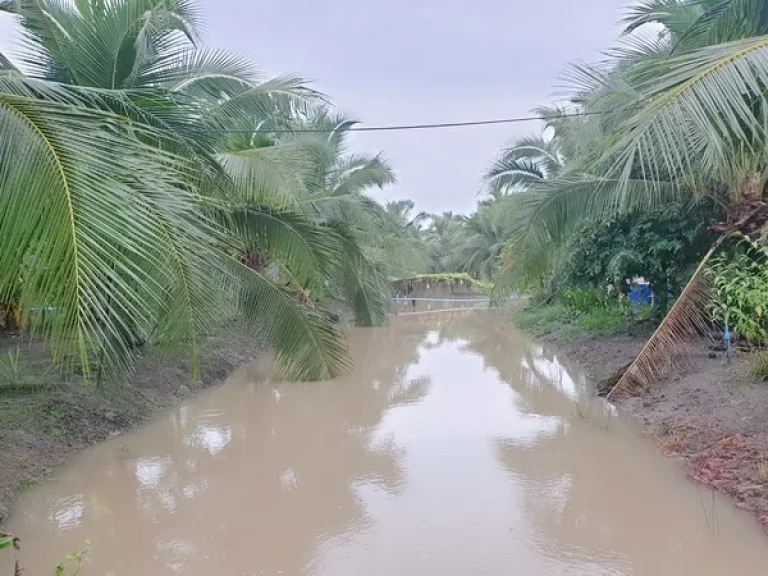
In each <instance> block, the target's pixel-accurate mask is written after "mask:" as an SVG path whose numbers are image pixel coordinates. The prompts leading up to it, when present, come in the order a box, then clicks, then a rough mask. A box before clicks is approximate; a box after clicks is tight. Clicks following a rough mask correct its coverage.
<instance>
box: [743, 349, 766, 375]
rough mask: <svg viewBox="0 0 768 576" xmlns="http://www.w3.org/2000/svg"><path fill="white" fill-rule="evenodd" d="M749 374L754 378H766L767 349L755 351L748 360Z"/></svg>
mask: <svg viewBox="0 0 768 576" xmlns="http://www.w3.org/2000/svg"><path fill="white" fill-rule="evenodd" d="M748 370H749V375H750V376H752V378H754V379H755V380H760V381H762V382H765V381H766V380H768V350H760V351H759V352H755V355H754V356H752V359H751V360H750V361H749V368H748Z"/></svg>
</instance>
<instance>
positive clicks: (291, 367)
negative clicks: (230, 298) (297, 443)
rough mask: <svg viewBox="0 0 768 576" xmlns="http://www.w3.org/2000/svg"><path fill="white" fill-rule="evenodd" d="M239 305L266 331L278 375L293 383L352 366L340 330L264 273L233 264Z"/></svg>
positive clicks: (335, 373) (325, 376)
mask: <svg viewBox="0 0 768 576" xmlns="http://www.w3.org/2000/svg"><path fill="white" fill-rule="evenodd" d="M231 267H232V268H233V272H234V275H235V276H236V278H237V280H238V282H237V284H236V288H237V291H238V299H239V306H240V309H241V310H242V313H243V315H244V317H245V319H246V320H248V321H249V322H251V323H252V324H254V325H255V326H257V327H258V328H259V329H260V330H262V331H263V333H264V335H265V337H266V339H267V342H269V344H270V345H271V347H272V349H273V350H274V354H275V359H276V361H277V367H278V371H279V375H280V376H281V377H283V378H285V379H289V380H327V379H330V378H335V377H336V376H339V375H340V374H343V373H344V372H346V371H347V370H348V369H349V368H350V362H349V357H348V355H347V348H346V344H345V340H344V337H343V334H342V333H341V330H340V329H339V328H338V327H337V326H335V325H333V324H331V322H330V321H329V320H328V318H327V317H325V316H324V315H323V314H322V313H320V312H318V311H317V310H315V309H314V308H313V307H311V306H307V305H306V304H304V303H302V302H301V301H300V296H301V295H300V294H297V293H296V292H295V291H292V290H291V289H290V288H289V287H286V286H280V285H279V284H277V283H275V282H274V281H273V280H271V279H270V278H268V277H267V275H266V274H264V273H263V272H260V271H257V270H254V269H252V268H248V267H246V266H244V265H242V264H240V263H239V262H236V261H234V260H233V261H232V262H231Z"/></svg>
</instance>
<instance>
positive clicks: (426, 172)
mask: <svg viewBox="0 0 768 576" xmlns="http://www.w3.org/2000/svg"><path fill="white" fill-rule="evenodd" d="M201 2H202V6H203V9H204V12H205V16H206V22H207V25H206V29H207V30H206V40H207V42H208V43H209V44H211V45H214V46H217V47H221V48H226V49H229V50H231V51H234V52H237V53H239V54H242V55H244V56H247V57H249V58H251V59H252V60H253V61H254V62H255V63H256V64H257V65H259V67H260V68H261V69H262V70H264V71H265V72H267V73H274V74H279V73H288V72H291V73H297V74H300V75H302V76H304V77H306V78H309V79H311V80H313V81H314V82H313V86H314V87H315V88H316V89H319V90H321V91H322V92H324V93H326V94H328V95H329V96H330V97H331V98H332V100H333V101H334V102H335V103H336V104H337V105H338V106H339V108H341V109H342V110H344V111H345V112H348V113H350V114H351V115H354V116H355V117H357V118H359V119H360V120H362V121H363V122H364V123H365V124H368V125H386V124H410V123H428V122H455V121H469V120H479V119H488V118H506V117H514V116H528V115H530V112H531V110H532V109H533V108H534V107H535V106H537V105H540V104H549V103H551V102H552V101H553V100H555V99H556V96H555V95H556V92H557V91H558V90H560V89H561V88H562V82H561V81H559V78H560V76H561V75H562V73H563V71H564V69H565V67H566V65H567V64H568V63H569V62H572V61H574V60H596V59H599V58H600V53H599V52H600V50H604V49H606V48H609V47H611V46H612V45H613V44H614V40H615V38H616V37H617V36H618V33H619V26H618V25H617V22H618V21H619V19H620V18H621V16H622V15H623V12H624V7H625V5H626V4H627V3H628V0H581V1H578V2H577V1H574V0H538V1H536V2H529V1H522V0H517V1H515V0H505V1H502V0H388V1H387V2H378V1H376V2H374V1H372V0H355V1H352V0H314V1H311V0H281V1H280V2H253V1H250V2H249V1H247V0H201ZM17 41H18V39H17V38H15V34H14V30H13V27H12V26H11V22H10V20H9V18H8V17H7V16H4V15H3V16H0V51H2V52H3V53H4V54H6V55H8V56H10V57H11V58H12V57H13V54H14V49H13V47H14V45H15V44H16V43H17ZM537 129H538V127H537V125H536V124H535V123H532V124H524V125H507V126H485V127H475V128H460V129H451V130H441V131H423V132H422V131H418V132H398V133H368V134H356V135H354V138H353V145H354V147H355V150H356V151H366V152H371V153H376V152H379V151H383V152H384V154H385V156H386V157H387V158H388V159H389V160H390V161H391V162H392V163H393V164H394V166H395V168H396V170H397V173H398V178H399V183H398V184H397V185H396V186H394V187H391V188H390V189H387V190H385V191H383V192H381V193H376V194H375V195H376V196H377V198H379V199H395V198H404V197H408V198H412V199H414V200H415V201H416V203H417V207H418V209H419V210H426V211H429V212H441V211H445V210H453V211H458V212H469V211H471V210H472V209H473V207H474V205H475V202H476V199H477V197H476V195H477V192H478V191H479V190H480V189H481V176H482V174H483V172H484V170H485V169H486V168H487V166H488V165H489V164H490V162H491V160H492V159H493V157H494V154H495V153H496V152H497V150H498V149H499V148H500V146H501V145H502V144H503V143H504V142H505V140H507V139H508V138H510V137H513V136H515V135H520V134H526V133H529V132H535V131H536V130H537Z"/></svg>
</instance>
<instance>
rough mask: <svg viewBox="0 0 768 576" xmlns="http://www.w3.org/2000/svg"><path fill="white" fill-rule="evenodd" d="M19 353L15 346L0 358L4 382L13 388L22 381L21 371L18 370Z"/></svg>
mask: <svg viewBox="0 0 768 576" xmlns="http://www.w3.org/2000/svg"><path fill="white" fill-rule="evenodd" d="M20 355H21V353H20V351H19V347H18V346H17V347H16V350H8V352H6V354H5V355H4V356H3V358H2V360H0V366H2V375H3V380H4V381H5V382H4V384H6V385H9V386H11V387H13V388H18V387H19V385H20V384H21V381H22V377H21V371H20V370H19V357H20Z"/></svg>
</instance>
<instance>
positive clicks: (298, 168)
mask: <svg viewBox="0 0 768 576" xmlns="http://www.w3.org/2000/svg"><path fill="white" fill-rule="evenodd" d="M216 159H217V160H218V162H219V164H220V165H221V166H222V167H223V169H224V171H225V173H226V174H227V175H228V177H229V178H230V179H231V181H232V183H233V185H234V189H235V194H236V197H238V198H241V199H242V200H243V201H245V202H248V203H251V204H263V203H266V202H267V201H269V202H270V203H271V204H272V205H274V206H275V207H276V208H286V207H289V206H296V205H298V204H299V203H300V202H301V201H303V200H306V199H307V198H308V197H309V190H310V189H312V187H313V185H314V184H316V180H315V178H316V167H317V164H316V156H315V152H314V150H313V149H311V148H308V147H306V146H303V145H301V144H280V145H277V146H262V147H255V148H246V149H243V150H233V151H227V152H221V153H219V154H217V155H216Z"/></svg>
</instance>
